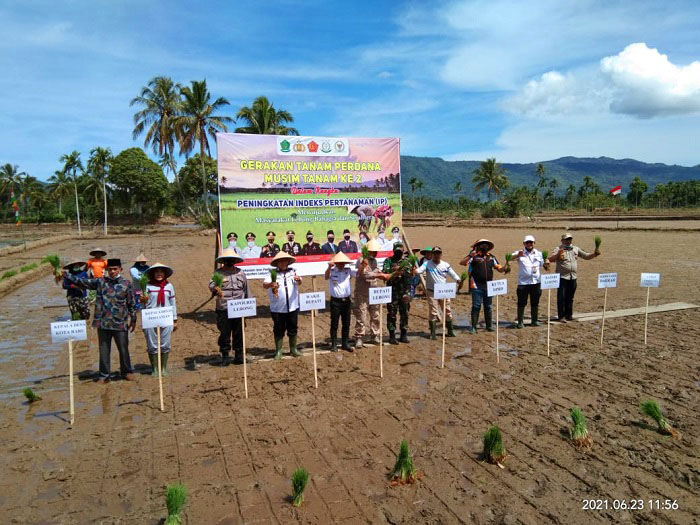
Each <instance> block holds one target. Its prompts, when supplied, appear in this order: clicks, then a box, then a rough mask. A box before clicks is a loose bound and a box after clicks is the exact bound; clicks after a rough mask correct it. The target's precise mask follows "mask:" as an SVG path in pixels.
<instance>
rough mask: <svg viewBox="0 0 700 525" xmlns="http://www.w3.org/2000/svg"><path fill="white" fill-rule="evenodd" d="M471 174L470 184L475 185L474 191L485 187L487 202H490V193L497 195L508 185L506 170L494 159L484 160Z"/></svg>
mask: <svg viewBox="0 0 700 525" xmlns="http://www.w3.org/2000/svg"><path fill="white" fill-rule="evenodd" d="M473 173H474V176H473V177H472V182H473V183H474V184H475V189H476V190H477V191H480V190H481V189H483V187H484V186H486V190H487V195H488V200H491V192H494V193H495V194H496V195H499V194H500V193H501V190H503V189H505V188H507V187H508V186H509V184H510V182H509V181H508V177H507V176H506V170H504V169H503V167H502V166H501V165H500V164H498V162H496V159H486V160H485V161H483V162H482V163H481V165H480V166H479V167H478V168H477V169H475V170H474V172H473Z"/></svg>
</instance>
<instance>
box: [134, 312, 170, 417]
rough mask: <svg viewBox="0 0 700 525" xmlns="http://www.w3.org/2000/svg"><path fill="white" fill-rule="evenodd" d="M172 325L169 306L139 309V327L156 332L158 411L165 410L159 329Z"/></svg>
mask: <svg viewBox="0 0 700 525" xmlns="http://www.w3.org/2000/svg"><path fill="white" fill-rule="evenodd" d="M168 326H173V309H172V308H171V307H170V306H161V307H160V308H144V309H143V310H141V328H143V329H144V330H145V329H147V328H155V329H156V333H157V334H158V394H159V396H160V411H161V412H165V405H164V404H163V373H162V371H161V359H162V355H161V351H160V330H161V328H165V327H168Z"/></svg>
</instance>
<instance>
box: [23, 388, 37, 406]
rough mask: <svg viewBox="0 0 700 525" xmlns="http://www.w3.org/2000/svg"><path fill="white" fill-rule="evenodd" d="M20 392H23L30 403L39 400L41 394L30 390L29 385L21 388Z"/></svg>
mask: <svg viewBox="0 0 700 525" xmlns="http://www.w3.org/2000/svg"><path fill="white" fill-rule="evenodd" d="M22 393H23V394H24V397H26V398H27V401H29V402H30V403H34V402H36V401H40V400H41V396H40V395H38V394H37V393H36V392H34V390H32V389H31V388H29V387H27V388H25V389H24V390H22Z"/></svg>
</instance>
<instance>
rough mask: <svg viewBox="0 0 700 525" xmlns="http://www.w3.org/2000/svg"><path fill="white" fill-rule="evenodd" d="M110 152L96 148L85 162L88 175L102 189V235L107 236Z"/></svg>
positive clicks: (108, 149) (109, 150) (106, 149)
mask: <svg viewBox="0 0 700 525" xmlns="http://www.w3.org/2000/svg"><path fill="white" fill-rule="evenodd" d="M112 159H113V157H112V150H111V149H110V148H103V147H100V146H98V147H96V148H93V149H91V150H90V158H89V159H88V162H87V169H88V173H89V174H90V175H91V177H92V180H93V181H94V183H95V185H96V186H97V188H100V186H101V188H102V202H103V204H104V215H105V220H104V234H105V236H106V235H107V171H108V170H109V168H110V165H111V164H112Z"/></svg>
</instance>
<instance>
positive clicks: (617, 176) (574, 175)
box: [401, 155, 700, 198]
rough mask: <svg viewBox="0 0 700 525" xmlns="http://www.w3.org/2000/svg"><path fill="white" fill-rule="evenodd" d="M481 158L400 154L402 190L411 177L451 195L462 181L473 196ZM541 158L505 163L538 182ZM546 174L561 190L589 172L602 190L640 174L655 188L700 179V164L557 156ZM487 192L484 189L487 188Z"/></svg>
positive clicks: (513, 174)
mask: <svg viewBox="0 0 700 525" xmlns="http://www.w3.org/2000/svg"><path fill="white" fill-rule="evenodd" d="M479 164H480V161H474V160H466V161H461V160H460V161H446V160H443V159H440V158H434V157H411V156H408V155H402V156H401V186H402V189H403V192H404V193H405V194H407V195H410V194H411V189H410V186H409V184H408V181H409V180H410V179H411V177H416V178H419V179H422V180H423V183H424V186H423V195H425V196H429V197H438V198H439V197H443V198H444V197H451V196H454V195H455V191H454V187H455V184H456V183H457V182H461V183H462V191H461V193H460V195H464V196H466V197H474V196H475V194H474V185H473V184H472V172H473V171H474V170H475V169H476V168H477V167H478V166H479ZM537 164H539V163H538V162H533V163H530V164H510V163H502V164H501V165H502V166H503V167H504V168H505V170H506V175H507V176H508V179H509V180H510V183H511V185H515V186H523V185H527V186H535V184H537V175H536V174H535V170H536V168H537ZM541 164H544V167H545V176H546V177H547V178H548V179H552V178H556V179H557V180H558V182H559V189H558V190H557V191H558V192H559V193H563V191H564V190H565V189H566V187H567V186H569V184H574V185H575V186H577V187H578V186H580V185H581V184H582V182H583V178H584V177H586V176H590V177H591V178H593V180H595V181H596V182H597V183H598V184H599V185H600V187H601V189H602V190H603V191H607V190H609V189H611V188H613V187H615V186H617V185H621V186H622V191H623V192H625V193H626V192H627V191H628V190H629V184H630V182H631V181H632V179H633V178H634V177H636V176H639V177H640V178H641V179H642V180H643V181H644V182H646V183H647V184H648V185H649V190H653V188H654V186H656V185H657V184H662V183H663V184H665V183H667V182H669V181H675V182H678V181H684V180H693V179H696V180H700V165H697V166H693V167H687V166H677V165H673V166H670V165H668V164H660V163H657V164H647V163H646V162H640V161H638V160H634V159H611V158H609V157H598V158H595V159H594V158H579V157H562V158H560V159H556V160H548V161H543V162H542V163H541ZM484 195H485V192H484Z"/></svg>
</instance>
